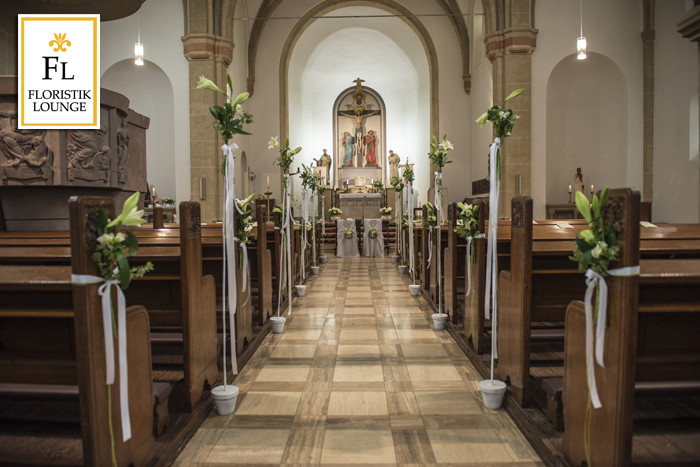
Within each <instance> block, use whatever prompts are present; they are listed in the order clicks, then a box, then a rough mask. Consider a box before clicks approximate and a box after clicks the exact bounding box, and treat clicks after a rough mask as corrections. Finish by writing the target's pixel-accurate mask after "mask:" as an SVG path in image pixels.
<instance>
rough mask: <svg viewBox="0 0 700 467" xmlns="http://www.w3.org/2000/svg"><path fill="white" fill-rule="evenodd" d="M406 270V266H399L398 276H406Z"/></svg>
mask: <svg viewBox="0 0 700 467" xmlns="http://www.w3.org/2000/svg"><path fill="white" fill-rule="evenodd" d="M406 269H408V266H404V265H401V266H399V274H406Z"/></svg>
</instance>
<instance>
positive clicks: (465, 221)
mask: <svg viewBox="0 0 700 467" xmlns="http://www.w3.org/2000/svg"><path fill="white" fill-rule="evenodd" d="M457 207H458V208H459V212H458V213H457V216H458V217H459V218H458V219H457V226H456V227H455V229H454V231H455V232H456V233H457V235H459V236H460V237H461V238H468V237H472V238H474V237H476V236H477V235H479V215H478V214H479V206H475V205H473V204H464V203H457ZM470 254H471V258H472V263H476V250H475V249H474V243H473V242H472V244H471V251H470Z"/></svg>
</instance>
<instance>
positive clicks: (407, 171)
mask: <svg viewBox="0 0 700 467" xmlns="http://www.w3.org/2000/svg"><path fill="white" fill-rule="evenodd" d="M403 179H404V180H406V183H410V184H413V180H414V176H413V168H412V167H411V165H410V164H409V163H408V162H406V164H404V166H403ZM401 189H403V183H401Z"/></svg>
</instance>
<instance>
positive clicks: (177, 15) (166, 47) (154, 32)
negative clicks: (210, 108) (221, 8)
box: [100, 0, 190, 203]
mask: <svg viewBox="0 0 700 467" xmlns="http://www.w3.org/2000/svg"><path fill="white" fill-rule="evenodd" d="M139 22H140V24H141V42H142V43H143V44H144V48H145V58H146V60H148V61H150V62H152V63H154V64H155V65H157V66H158V67H159V68H160V69H161V70H162V71H163V72H164V73H165V75H167V78H168V80H169V81H170V85H171V86H172V90H173V97H174V98H173V108H172V111H169V110H168V111H167V112H172V116H171V115H167V114H165V113H164V112H166V110H163V111H162V112H161V113H160V114H152V115H148V114H146V116H147V117H150V118H151V122H152V125H154V124H156V120H159V119H161V118H165V119H168V120H169V121H172V126H173V133H172V134H173V135H174V136H173V139H172V141H165V140H163V139H162V138H163V137H162V135H153V134H152V133H151V132H150V131H149V132H147V133H146V140H147V142H148V144H149V154H148V162H147V163H148V171H149V176H150V175H151V174H154V176H155V172H153V171H154V170H156V171H157V170H158V167H159V166H162V165H163V164H165V165H166V166H169V167H170V168H172V169H173V170H174V176H173V177H172V180H174V183H173V188H172V190H173V191H170V192H169V193H166V192H165V188H163V189H162V190H161V188H160V187H159V186H158V185H157V184H156V188H157V189H158V191H159V192H160V193H161V194H163V195H166V196H171V197H173V198H175V199H176V200H177V202H178V203H179V202H180V201H185V200H188V199H189V198H190V155H189V154H190V130H189V71H188V70H189V68H188V64H187V60H186V59H185V57H184V55H183V49H182V40H181V37H182V36H183V35H184V12H183V9H182V2H181V1H174V0H148V1H147V2H145V3H144V4H143V5H142V6H141V9H140V10H139V11H138V12H137V13H135V14H133V15H131V16H129V17H127V18H123V19H120V20H116V21H108V22H104V23H102V24H101V25H100V28H101V48H100V54H101V60H100V61H101V63H100V68H101V69H100V72H101V73H102V74H104V73H105V71H107V70H108V69H109V68H110V67H111V66H112V65H114V64H115V63H118V62H120V61H122V60H133V58H134V43H135V42H136V37H137V29H138V24H139ZM142 71H143V72H144V74H146V73H147V71H144V70H139V69H137V67H134V70H133V73H131V74H130V76H129V78H130V79H131V80H132V83H129V84H128V87H130V88H133V86H132V84H136V85H138V86H142V88H141V91H143V92H149V91H152V92H153V93H154V94H157V93H159V92H160V91H161V90H160V89H158V88H157V84H156V83H152V82H150V80H148V79H146V80H144V79H143V76H141V75H140V72H142ZM146 83H148V84H146ZM125 84H126V83H125ZM164 86H166V84H165V83H164ZM125 88H126V87H125ZM117 92H120V91H118V90H117ZM122 94H125V95H126V97H128V98H129V100H130V101H131V103H132V104H131V105H132V108H134V110H137V111H138V109H137V106H138V105H139V104H138V102H137V101H138V96H137V97H136V98H134V97H132V96H130V95H128V94H126V93H123V92H122ZM152 144H156V145H165V146H167V145H170V144H172V146H173V150H172V153H171V154H169V155H166V154H160V155H159V156H158V157H160V158H162V160H159V159H158V158H156V159H154V160H152V159H151V152H152V151H150V147H151V145H152ZM149 181H150V180H149ZM159 183H161V182H159ZM161 184H162V185H167V183H166V182H162V183H161Z"/></svg>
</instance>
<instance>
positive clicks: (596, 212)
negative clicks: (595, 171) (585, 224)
mask: <svg viewBox="0 0 700 467" xmlns="http://www.w3.org/2000/svg"><path fill="white" fill-rule="evenodd" d="M591 204H592V205H593V215H594V216H595V217H596V218H598V217H600V200H598V197H597V196H595V195H593V199H592V200H591Z"/></svg>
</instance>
